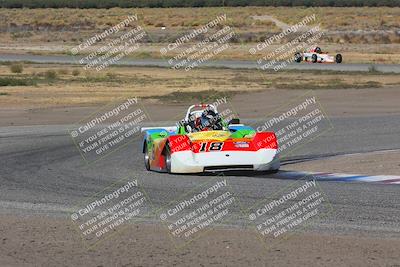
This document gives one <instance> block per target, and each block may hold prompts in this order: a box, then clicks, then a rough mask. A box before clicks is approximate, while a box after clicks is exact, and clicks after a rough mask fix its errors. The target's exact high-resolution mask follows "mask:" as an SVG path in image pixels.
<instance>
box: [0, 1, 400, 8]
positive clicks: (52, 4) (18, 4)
mask: <svg viewBox="0 0 400 267" xmlns="http://www.w3.org/2000/svg"><path fill="white" fill-rule="evenodd" d="M212 6H306V7H319V6H331V7H335V6H337V7H350V6H351V7H357V6H360V7H362V6H369V7H376V6H389V7H398V6H400V0H0V7H3V8H24V7H25V8H63V7H69V8H112V7H122V8H129V7H151V8H160V7H212Z"/></svg>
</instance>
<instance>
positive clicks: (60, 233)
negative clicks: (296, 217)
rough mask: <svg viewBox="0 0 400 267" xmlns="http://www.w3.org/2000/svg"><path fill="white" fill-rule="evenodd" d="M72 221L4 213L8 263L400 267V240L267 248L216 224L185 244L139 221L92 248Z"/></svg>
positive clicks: (316, 240) (317, 239) (4, 260)
mask: <svg viewBox="0 0 400 267" xmlns="http://www.w3.org/2000/svg"><path fill="white" fill-rule="evenodd" d="M73 227H74V226H72V225H71V223H70V222H69V221H68V220H64V219H55V218H50V217H38V216H29V217H17V216H4V215H2V220H0V229H1V230H0V231H1V248H2V249H1V250H0V265H2V266H32V265H36V266H77V265H84V266H155V265H164V266H165V265H168V266H171V265H176V266H188V265H190V266H209V265H215V266H245V265H247V266H300V265H302V266H307V265H314V266H315V265H319V266H349V265H351V266H378V265H379V266H397V265H396V264H398V263H399V261H400V256H399V254H398V250H397V248H398V246H399V245H400V241H399V240H395V239H380V238H362V237H354V236H329V235H320V234H303V233H298V234H296V235H295V236H292V237H291V238H290V239H288V240H286V241H284V242H281V243H280V244H278V245H276V246H273V247H270V248H269V249H268V248H266V247H265V246H264V245H263V244H262V243H261V241H259V240H258V238H257V236H256V234H255V233H254V232H253V231H250V230H240V229H213V230H211V231H210V232H208V233H207V234H205V235H203V237H201V238H199V239H197V240H195V241H193V242H191V243H190V244H189V245H188V246H185V247H183V248H182V249H176V248H175V247H174V245H173V243H171V240H170V238H169V236H168V233H167V231H166V230H165V229H164V228H163V227H161V226H159V225H149V224H135V225H130V226H128V227H127V228H126V229H125V230H123V231H121V232H119V233H117V234H116V235H114V236H113V237H110V238H109V239H107V240H105V241H104V242H102V243H100V244H99V245H97V246H96V247H95V248H94V249H90V250H87V249H86V248H85V247H84V245H83V244H82V241H81V239H80V237H79V235H78V234H77V233H76V231H75V230H74V229H73Z"/></svg>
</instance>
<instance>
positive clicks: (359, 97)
mask: <svg viewBox="0 0 400 267" xmlns="http://www.w3.org/2000/svg"><path fill="white" fill-rule="evenodd" d="M306 93H310V90H306V89H298V90H287V89H286V90H285V89H279V90H264V91H261V92H251V91H250V92H242V93H239V94H234V95H230V94H229V91H224V92H223V94H225V95H230V96H231V98H230V100H229V101H230V102H231V104H232V107H233V109H234V110H235V112H236V113H238V115H239V116H240V117H241V118H246V119H254V118H259V119H260V118H264V117H266V116H268V114H271V113H272V112H274V111H275V110H276V109H278V108H280V107H283V106H287V105H289V104H290V103H295V102H293V101H295V100H296V99H297V98H298V97H301V96H302V95H304V94H306ZM199 94H200V93H199ZM310 94H311V95H315V96H316V98H317V100H318V101H319V102H320V104H321V106H322V107H323V108H324V110H325V112H326V114H327V115H328V116H329V117H351V116H355V117H357V116H362V117H365V116H369V117H371V116H380V115H398V114H399V113H400V110H399V108H398V99H400V90H399V88H396V87H390V88H376V89H326V90H314V91H313V92H311V93H310ZM200 95H201V94H200ZM127 96H129V95H127ZM0 97H2V96H0ZM120 97H122V96H120ZM178 97H179V96H178ZM181 97H182V98H181V101H179V102H178V103H171V102H163V101H162V100H161V101H159V100H153V99H144V102H143V105H144V106H145V108H146V110H147V111H148V113H149V115H150V117H151V119H152V120H153V121H172V120H174V119H178V120H179V119H181V117H182V116H183V114H184V112H186V109H187V106H188V105H189V104H192V103H196V102H199V100H196V99H193V98H190V97H188V96H184V94H182V96H181ZM107 103H113V101H112V100H111V99H109V100H108V102H107ZM116 103H118V102H116ZM295 104H296V103H295ZM101 107H103V105H100V104H86V105H56V106H50V107H46V106H41V105H37V106H36V107H31V106H25V105H19V104H17V103H14V104H12V105H9V106H7V105H6V106H3V105H2V106H0V127H1V126H21V125H52V124H53V125H54V124H73V123H76V122H78V121H79V120H81V119H82V118H84V117H85V116H88V115H89V114H91V113H92V112H94V111H96V110H98V109H100V108H101Z"/></svg>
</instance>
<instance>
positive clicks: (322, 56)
mask: <svg viewBox="0 0 400 267" xmlns="http://www.w3.org/2000/svg"><path fill="white" fill-rule="evenodd" d="M294 60H295V61H296V62H297V63H300V62H302V61H305V62H312V63H342V60H343V58H342V55H341V54H336V56H331V55H328V53H326V52H322V50H321V48H320V47H315V48H313V49H311V50H310V52H302V53H300V52H297V53H296V54H294Z"/></svg>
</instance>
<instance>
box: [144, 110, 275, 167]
mask: <svg viewBox="0 0 400 267" xmlns="http://www.w3.org/2000/svg"><path fill="white" fill-rule="evenodd" d="M142 132H143V133H144V140H143V154H144V164H145V167H146V169H147V170H153V171H159V172H168V173H201V172H217V171H230V170H251V171H269V172H277V171H278V170H279V167H280V161H279V156H278V142H277V138H276V136H275V134H274V133H273V132H256V131H255V130H254V129H253V128H251V127H249V126H245V125H243V124H239V119H232V120H230V122H226V121H224V119H223V118H222V117H221V116H220V114H218V111H217V109H216V107H215V106H214V105H210V104H208V105H204V104H199V105H193V106H190V107H189V109H188V111H187V113H186V116H185V118H184V119H183V120H182V121H181V122H180V123H178V125H177V126H170V127H163V126H160V127H146V128H142Z"/></svg>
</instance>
